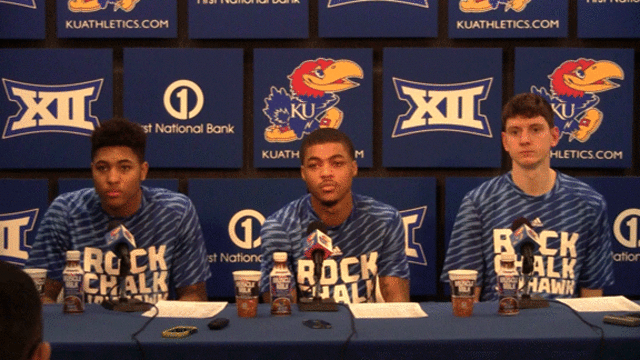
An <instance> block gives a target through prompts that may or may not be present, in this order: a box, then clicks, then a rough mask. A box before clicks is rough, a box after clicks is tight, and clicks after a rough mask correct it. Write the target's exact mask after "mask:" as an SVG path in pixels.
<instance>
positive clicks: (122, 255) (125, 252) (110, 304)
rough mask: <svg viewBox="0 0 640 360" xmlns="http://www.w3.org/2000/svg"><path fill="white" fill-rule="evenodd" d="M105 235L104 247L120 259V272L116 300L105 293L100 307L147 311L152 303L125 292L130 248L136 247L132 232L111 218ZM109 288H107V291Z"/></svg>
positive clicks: (115, 309) (129, 265)
mask: <svg viewBox="0 0 640 360" xmlns="http://www.w3.org/2000/svg"><path fill="white" fill-rule="evenodd" d="M108 229H109V232H108V233H107V234H106V235H105V242H106V244H107V247H106V249H108V250H111V251H113V252H114V253H115V254H116V255H118V259H120V273H119V275H118V297H119V299H118V300H115V301H114V300H111V299H109V298H108V296H109V294H108V293H107V295H106V297H105V299H104V301H102V307H104V308H105V309H109V310H114V311H123V312H137V311H147V310H149V309H151V308H152V307H153V305H151V304H149V303H146V302H143V301H140V300H138V299H129V298H127V296H126V294H125V279H126V277H127V276H128V275H129V274H130V273H131V250H133V249H135V248H136V240H135V238H134V237H133V234H131V232H130V231H129V230H127V228H126V227H125V226H124V225H122V223H121V222H120V221H117V220H112V221H110V222H109V226H108ZM110 290H111V289H109V292H111V291H110Z"/></svg>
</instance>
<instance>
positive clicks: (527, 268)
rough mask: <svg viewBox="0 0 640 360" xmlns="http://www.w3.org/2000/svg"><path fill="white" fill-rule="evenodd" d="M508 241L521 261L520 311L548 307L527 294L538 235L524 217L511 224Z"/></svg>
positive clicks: (539, 298)
mask: <svg viewBox="0 0 640 360" xmlns="http://www.w3.org/2000/svg"><path fill="white" fill-rule="evenodd" d="M511 231H512V233H511V235H510V236H509V240H510V241H511V245H512V246H513V249H514V250H515V251H516V252H517V253H518V254H520V258H521V259H522V274H523V275H524V284H523V287H524V292H523V294H522V296H521V298H520V304H519V307H520V309H537V308H543V307H549V302H548V301H547V300H545V299H543V298H542V297H540V296H537V295H534V296H533V297H532V296H531V295H530V294H529V281H530V280H531V273H532V272H533V253H534V252H535V251H536V249H537V248H538V247H540V245H539V243H538V233H537V232H535V231H534V230H533V229H532V225H531V223H530V222H529V220H527V219H526V218H524V217H519V218H517V219H515V220H514V221H513V223H512V224H511Z"/></svg>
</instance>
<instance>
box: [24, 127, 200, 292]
mask: <svg viewBox="0 0 640 360" xmlns="http://www.w3.org/2000/svg"><path fill="white" fill-rule="evenodd" d="M145 145H146V134H145V132H144V129H143V128H142V127H141V126H140V125H139V124H136V123H133V122H130V121H128V120H125V119H113V120H110V121H106V122H104V123H102V125H101V126H99V127H98V128H96V129H95V130H94V132H93V134H92V135H91V174H92V176H93V183H94V187H93V188H87V189H82V190H78V191H74V192H70V193H66V194H62V195H59V196H58V197H57V198H56V199H55V200H54V201H53V203H52V204H51V206H50V207H49V209H48V210H47V212H46V213H45V215H44V218H43V220H42V223H41V224H40V227H39V229H38V232H37V235H36V239H35V242H34V244H33V247H32V249H31V252H30V254H29V259H28V262H27V264H26V267H37V268H46V269H47V270H48V271H47V280H46V282H45V293H44V295H43V302H45V303H50V302H54V301H55V299H56V298H57V296H58V294H59V292H60V289H61V288H62V270H63V269H64V266H65V254H66V251H68V250H79V251H81V252H82V253H83V255H82V258H81V261H80V263H81V266H82V267H83V269H84V271H85V277H84V279H85V294H86V301H87V302H89V303H101V302H102V301H103V300H104V299H105V298H108V299H111V298H113V297H115V298H116V299H117V298H118V296H117V295H118V286H117V283H118V275H119V266H120V265H119V261H118V257H117V256H116V255H114V251H113V249H112V248H111V247H110V246H109V244H108V243H107V241H106V239H105V235H106V234H107V233H108V231H109V229H110V227H111V226H112V225H110V224H122V225H124V227H126V229H128V230H129V231H130V232H131V233H132V234H133V236H134V240H135V245H136V246H135V248H134V249H133V250H131V252H130V256H129V258H130V262H131V267H130V268H131V271H130V275H127V276H126V278H125V279H124V284H125V288H126V294H125V297H127V298H135V299H137V300H141V301H144V302H147V303H156V302H157V301H158V300H162V299H167V298H169V296H170V294H171V292H173V291H175V295H176V297H177V299H178V300H189V301H206V300H207V293H206V289H205V281H206V280H207V278H209V277H210V276H211V274H210V270H209V264H208V263H207V253H206V249H205V246H204V237H203V235H202V229H201V227H200V221H199V219H198V215H197V214H196V210H195V207H194V205H193V203H192V202H191V200H190V199H189V198H188V197H186V196H185V195H183V194H179V193H175V192H172V191H169V190H166V189H160V188H148V187H146V186H142V185H141V183H142V181H143V180H144V179H145V178H146V177H147V172H148V170H149V164H148V163H147V162H146V161H145V160H144V155H145Z"/></svg>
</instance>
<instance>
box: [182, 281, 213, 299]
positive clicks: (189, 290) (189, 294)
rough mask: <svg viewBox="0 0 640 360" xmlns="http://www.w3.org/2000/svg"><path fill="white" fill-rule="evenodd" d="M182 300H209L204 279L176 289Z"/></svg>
mask: <svg viewBox="0 0 640 360" xmlns="http://www.w3.org/2000/svg"><path fill="white" fill-rule="evenodd" d="M176 295H177V297H178V300H180V301H207V300H208V298H207V288H206V286H205V283H204V281H202V282H199V283H196V284H193V285H187V286H183V287H181V288H177V289H176Z"/></svg>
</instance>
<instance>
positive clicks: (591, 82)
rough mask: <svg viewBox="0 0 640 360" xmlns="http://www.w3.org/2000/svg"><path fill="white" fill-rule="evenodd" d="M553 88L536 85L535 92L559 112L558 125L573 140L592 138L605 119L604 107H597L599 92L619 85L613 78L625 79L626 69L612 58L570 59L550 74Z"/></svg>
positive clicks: (581, 140) (561, 131)
mask: <svg viewBox="0 0 640 360" xmlns="http://www.w3.org/2000/svg"><path fill="white" fill-rule="evenodd" d="M549 79H550V84H549V90H548V91H547V89H545V88H544V87H541V88H540V89H538V88H536V87H535V86H532V87H531V92H532V93H534V94H538V95H540V96H542V97H544V98H545V99H546V100H547V101H548V102H549V104H551V107H553V111H554V112H555V114H556V117H555V125H556V126H557V127H558V129H560V138H562V137H563V136H564V135H567V136H568V137H569V141H573V140H574V139H575V140H578V141H580V142H582V143H584V142H586V141H587V140H589V138H590V137H591V135H592V134H593V133H595V132H596V130H598V127H600V124H601V123H602V118H603V114H602V111H600V110H599V109H597V108H596V105H598V103H599V102H600V98H599V97H598V96H597V95H596V93H600V92H604V91H609V90H612V89H615V88H618V87H619V86H620V85H619V84H616V83H614V82H612V81H611V79H619V80H623V79H624V71H623V70H622V68H621V67H620V66H618V64H616V63H614V62H611V61H606V60H605V61H595V60H591V59H583V58H580V59H578V60H567V61H565V62H564V63H562V64H561V65H560V66H558V67H557V68H556V69H555V70H554V71H553V73H552V74H551V75H549Z"/></svg>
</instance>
